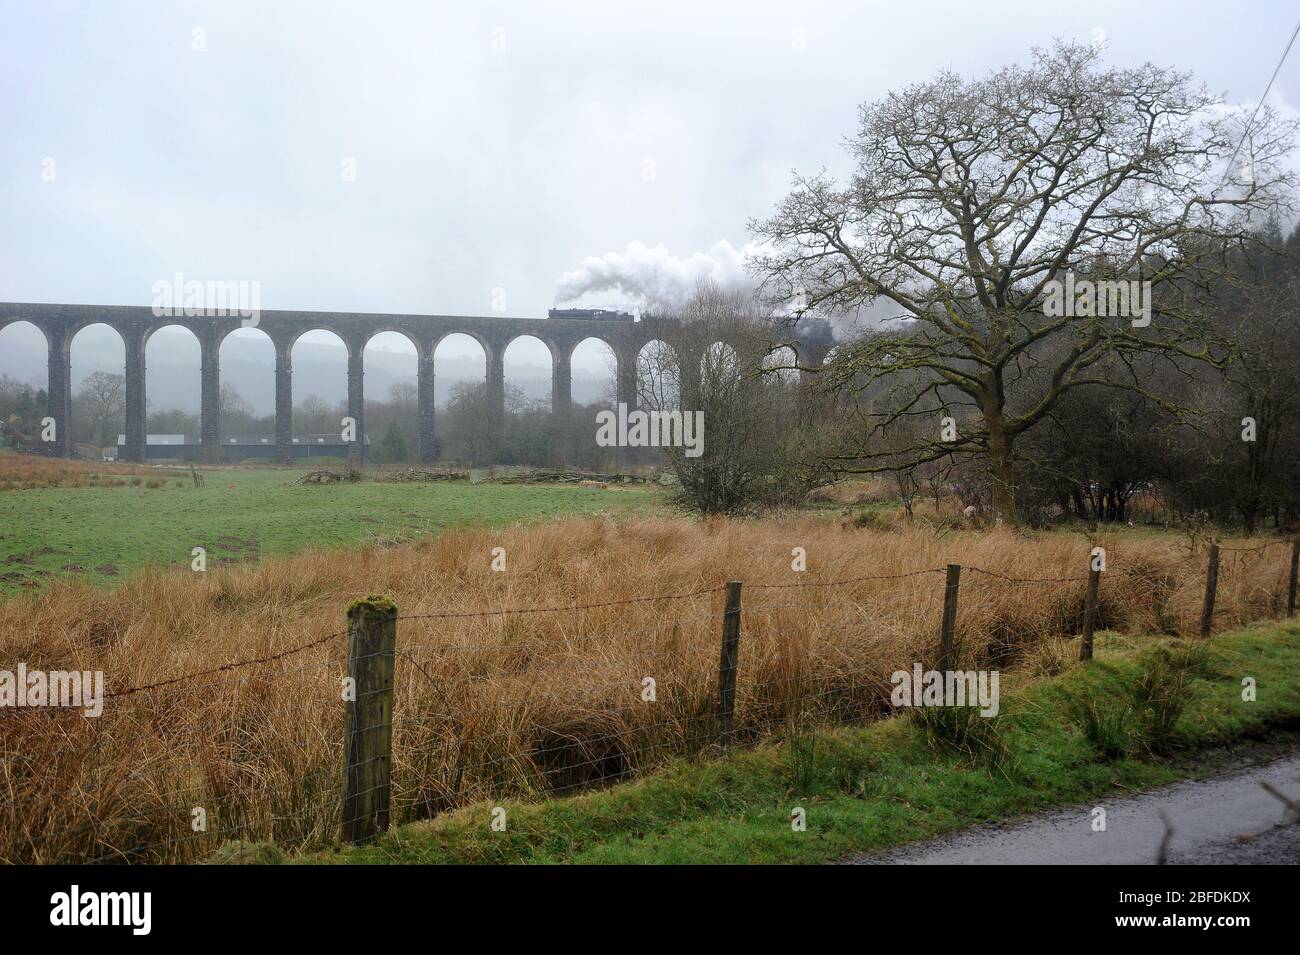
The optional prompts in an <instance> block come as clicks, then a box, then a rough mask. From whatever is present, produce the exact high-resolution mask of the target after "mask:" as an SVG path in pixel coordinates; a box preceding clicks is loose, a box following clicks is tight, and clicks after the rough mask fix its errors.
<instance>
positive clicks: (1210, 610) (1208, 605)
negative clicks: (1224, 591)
mask: <svg viewBox="0 0 1300 955" xmlns="http://www.w3.org/2000/svg"><path fill="white" fill-rule="evenodd" d="M1218 588H1219V545H1218V544H1211V545H1210V567H1209V570H1208V571H1207V572H1206V574H1205V604H1204V605H1203V606H1202V607H1201V636H1202V637H1208V636H1209V635H1210V631H1211V630H1213V629H1214V592H1215V591H1216V590H1218Z"/></svg>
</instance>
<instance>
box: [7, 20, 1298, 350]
mask: <svg viewBox="0 0 1300 955" xmlns="http://www.w3.org/2000/svg"><path fill="white" fill-rule="evenodd" d="M466 8H471V9H466ZM1297 16H1300V9H1298V8H1297V5H1296V3H1295V2H1294V0H1265V2H1250V3H1247V4H1224V3H1215V4H1210V3H1197V2H1186V0H1182V2H1169V3H1165V2H1134V0H1124V2H1091V3H1086V4H1085V3H1061V4H1054V3H1045V2H1032V3H1030V2H1025V3H1021V2H995V3H983V4H977V3H970V2H960V3H944V2H932V0H928V2H925V3H898V2H887V3H865V2H845V3H815V2H798V3H793V2H791V3H770V2H762V0H745V2H737V3H703V2H700V0H694V2H683V3H676V2H667V0H655V2H652V3H628V2H620V3H617V4H614V3H607V4H600V3H556V2H547V3H544V4H543V3H522V2H521V3H496V4H491V3H486V4H472V5H471V4H468V3H460V4H449V3H432V2H428V0H426V2H411V3H400V2H383V0H366V2H353V3H329V2H321V0H306V2H284V0H276V2H251V0H250V2H245V0H217V2H211V3H203V2H190V3H185V2H174V0H157V2H121V0H117V2H100V3H89V2H59V0H0V129H2V130H3V135H0V240H2V242H3V245H2V246H0V251H3V255H0V300H3V301H35V302H83V303H105V304H136V305H146V304H148V303H149V302H150V298H151V295H150V289H151V286H152V285H153V283H154V282H155V281H158V280H159V279H162V278H167V277H170V276H172V275H173V274H174V273H176V272H181V273H183V274H184V275H185V276H186V277H187V278H199V279H231V278H235V279H247V280H256V281H258V282H260V283H261V294H262V305H263V307H266V308H292V309H322V310H357V311H392V312H427V313H460V314H481V315H490V314H492V313H493V304H494V298H493V296H494V292H495V294H496V295H497V299H496V302H497V303H498V304H500V303H501V301H502V296H504V306H505V307H504V313H505V314H509V315H518V316H539V317H540V316H542V315H544V314H545V313H546V309H547V308H549V307H551V306H552V305H554V304H556V301H557V294H569V293H572V292H574V291H575V290H578V289H581V288H582V287H583V283H582V281H581V277H578V278H575V277H574V276H572V275H570V276H569V278H568V280H564V277H565V275H566V273H572V272H575V271H578V272H580V271H581V269H582V268H583V266H584V262H585V261H586V260H587V259H588V258H589V257H604V256H613V257H612V258H610V259H607V260H606V261H607V262H611V263H613V264H614V265H615V266H618V265H619V264H620V263H622V262H624V261H625V260H623V259H619V258H618V256H625V257H628V258H629V259H630V260H632V261H634V262H639V263H642V265H643V266H644V267H645V268H646V269H651V270H653V271H654V275H655V276H657V280H659V281H662V282H665V283H666V284H667V285H672V284H673V283H675V282H685V281H689V280H690V279H691V277H693V275H695V274H697V273H698V272H700V271H707V270H708V269H709V268H710V267H713V266H714V265H716V267H717V268H718V270H719V272H718V273H717V274H719V275H720V276H722V277H723V278H724V279H727V278H728V277H730V276H733V275H737V274H739V271H740V258H739V256H740V250H741V249H743V247H744V245H745V243H746V241H747V240H748V238H749V236H748V235H747V232H746V221H747V220H748V219H749V218H750V217H753V216H759V215H763V214H765V213H766V212H768V211H769V210H770V209H771V207H772V205H773V203H774V202H775V201H776V200H777V199H778V198H779V197H780V196H781V195H783V194H784V192H785V191H786V189H787V186H788V183H789V175H790V170H791V169H792V168H799V169H801V170H808V171H811V170H816V169H817V168H818V167H820V166H823V165H825V166H828V167H829V168H830V169H832V170H833V171H843V169H844V167H845V154H844V151H843V148H842V140H843V137H844V136H846V135H847V134H849V133H850V132H851V131H852V130H853V128H854V124H855V118H856V113H855V110H856V107H857V105H858V104H859V103H861V102H863V101H864V100H869V99H874V98H877V97H880V96H882V95H883V94H884V93H886V92H887V91H888V90H890V89H891V88H896V87H901V86H903V85H906V84H909V83H912V82H917V81H922V80H925V79H927V78H930V77H932V76H933V75H934V73H935V72H936V71H937V70H939V69H942V68H949V69H954V70H957V71H959V72H962V73H964V74H968V75H978V74H983V73H985V72H987V71H989V70H991V69H994V68H996V67H999V66H1001V65H1004V64H1007V63H1010V62H1024V61H1025V60H1026V59H1027V54H1028V51H1029V49H1030V47H1032V46H1034V45H1046V44H1048V43H1049V42H1050V41H1051V39H1052V38H1053V37H1054V36H1060V37H1064V38H1075V39H1080V40H1085V41H1093V40H1098V39H1100V40H1104V42H1105V43H1106V45H1107V50H1108V53H1107V56H1108V59H1109V60H1110V61H1111V62H1113V63H1116V64H1119V65H1130V64H1136V63H1139V62H1142V61H1145V60H1150V61H1153V62H1155V63H1159V64H1162V65H1172V66H1177V67H1179V68H1182V69H1189V70H1192V71H1193V72H1194V73H1195V74H1196V76H1197V77H1198V78H1199V79H1200V80H1203V81H1204V82H1205V83H1206V84H1207V85H1208V86H1209V87H1210V88H1211V89H1212V90H1214V91H1218V92H1222V93H1224V94H1225V95H1226V96H1227V97H1228V99H1229V100H1230V101H1233V102H1241V101H1254V100H1256V99H1257V98H1258V97H1259V95H1260V94H1261V92H1262V91H1263V88H1264V85H1265V83H1266V82H1267V81H1268V77H1269V73H1270V72H1271V71H1272V68H1273V66H1274V65H1275V64H1276V62H1277V58H1278V56H1279V55H1280V54H1281V50H1282V46H1283V45H1284V44H1285V41H1286V38H1287V37H1288V36H1289V35H1290V32H1291V30H1292V28H1293V27H1294V25H1295V21H1296V18H1297ZM196 31H197V32H196ZM196 47H202V49H196ZM1270 100H1271V101H1273V102H1275V103H1277V104H1279V105H1281V106H1284V107H1289V108H1294V107H1295V106H1296V105H1298V104H1300V51H1294V50H1293V51H1292V56H1291V59H1290V61H1289V62H1288V64H1287V66H1286V67H1285V68H1284V69H1283V71H1282V73H1281V75H1280V76H1279V77H1278V79H1277V81H1276V83H1275V84H1274V87H1273V91H1272V94H1271V96H1270ZM49 159H52V160H53V161H54V165H53V168H54V170H55V178H54V181H53V182H47V181H44V180H43V178H42V170H43V169H44V168H47V164H46V160H49ZM348 161H351V163H352V166H351V168H353V169H355V181H348V180H347V179H346V178H345V176H344V171H345V168H348V167H347V165H346V164H347V162H348ZM659 247H662V250H660V248H659ZM495 290H500V291H499V292H498V291H495ZM561 290H563V292H561ZM582 301H584V302H586V303H590V304H605V303H607V304H612V305H613V304H620V303H621V302H623V301H625V300H622V299H620V298H619V297H618V296H617V295H616V294H613V293H603V292H602V293H597V294H594V295H593V294H590V293H589V294H588V295H586V296H585V297H584V298H583V299H582ZM6 334H8V333H6ZM4 341H5V339H4V337H3V336H0V348H3V347H4ZM538 347H539V349H540V346H538ZM440 354H441V353H440ZM542 354H543V360H545V359H544V352H543V353H542Z"/></svg>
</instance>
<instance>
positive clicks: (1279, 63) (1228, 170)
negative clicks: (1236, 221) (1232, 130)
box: [1219, 20, 1300, 189]
mask: <svg viewBox="0 0 1300 955" xmlns="http://www.w3.org/2000/svg"><path fill="white" fill-rule="evenodd" d="M1297 36H1300V20H1297V21H1296V25H1295V29H1294V30H1292V31H1291V39H1289V40H1287V43H1286V49H1285V50H1283V51H1282V58H1281V59H1280V60H1278V61H1277V66H1276V68H1274V70H1273V75H1272V76H1270V77H1269V78H1268V85H1267V86H1265V87H1264V95H1263V96H1261V97H1260V98H1259V101H1258V102H1257V103H1256V104H1255V109H1254V110H1253V111H1252V112H1251V114H1250V120H1249V121H1248V122H1247V123H1246V128H1245V129H1244V130H1242V133H1241V139H1239V140H1238V141H1237V148H1236V149H1234V150H1233V151H1232V158H1231V159H1229V160H1228V167H1227V168H1226V169H1225V170H1224V171H1223V179H1221V180H1220V181H1219V188H1220V189H1222V188H1223V184H1224V183H1225V182H1227V181H1228V176H1229V175H1230V174H1231V172H1232V164H1233V163H1235V162H1236V161H1237V153H1239V152H1241V147H1242V144H1243V143H1245V142H1246V137H1247V136H1249V135H1250V127H1251V126H1253V125H1255V117H1256V116H1257V115H1258V114H1259V108H1260V107H1261V106H1263V105H1264V100H1266V99H1268V92H1269V90H1271V89H1272V88H1273V81H1274V80H1276V79H1277V75H1278V74H1279V73H1281V72H1282V64H1283V63H1285V62H1286V58H1287V55H1288V54H1289V53H1290V52H1291V46H1292V45H1293V44H1294V43H1295V38H1296V37H1297Z"/></svg>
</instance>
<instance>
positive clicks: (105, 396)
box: [77, 371, 126, 446]
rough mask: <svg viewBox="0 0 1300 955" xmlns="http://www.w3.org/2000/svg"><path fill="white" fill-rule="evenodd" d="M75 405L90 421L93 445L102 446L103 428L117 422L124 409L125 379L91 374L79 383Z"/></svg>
mask: <svg viewBox="0 0 1300 955" xmlns="http://www.w3.org/2000/svg"><path fill="white" fill-rule="evenodd" d="M77 403H78V404H79V405H81V406H82V407H83V408H84V409H85V414H86V416H87V417H88V418H89V419H90V422H91V425H92V427H91V432H92V434H93V436H94V437H93V440H94V442H95V444H97V445H100V446H103V444H104V441H105V440H106V437H107V436H106V435H105V433H104V431H105V426H106V425H108V424H109V423H111V422H116V421H119V420H120V419H121V417H122V412H123V410H124V409H125V408H126V377H125V376H124V375H114V374H112V373H110V372H107V371H96V372H91V373H90V374H89V375H87V376H86V378H85V380H84V381H82V383H81V391H80V392H78V394H77Z"/></svg>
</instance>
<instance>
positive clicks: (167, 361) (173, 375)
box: [0, 325, 613, 415]
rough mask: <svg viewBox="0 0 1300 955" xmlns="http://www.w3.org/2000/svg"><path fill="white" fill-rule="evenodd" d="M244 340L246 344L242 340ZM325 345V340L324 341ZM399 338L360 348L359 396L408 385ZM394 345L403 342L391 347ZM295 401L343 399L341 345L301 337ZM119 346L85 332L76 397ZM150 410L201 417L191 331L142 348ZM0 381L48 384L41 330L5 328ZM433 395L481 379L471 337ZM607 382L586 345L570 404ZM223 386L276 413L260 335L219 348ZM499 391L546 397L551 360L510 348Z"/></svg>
mask: <svg viewBox="0 0 1300 955" xmlns="http://www.w3.org/2000/svg"><path fill="white" fill-rule="evenodd" d="M245 335H247V337H245ZM323 337H326V338H328V336H323ZM395 337H396V336H386V337H385V338H386V340H384V341H383V343H382V346H381V344H380V343H379V342H378V341H377V342H376V344H373V345H371V346H370V347H369V348H367V349H366V396H367V397H368V398H370V399H374V400H385V399H387V397H388V393H389V388H390V387H391V386H392V385H393V384H395V383H397V382H410V383H412V384H414V383H415V380H416V359H415V351H414V349H411V350H410V351H409V352H407V353H402V352H399V351H394V350H388V349H390V348H392V347H394V346H393V345H392V344H390V341H391V339H393V338H395ZM398 347H400V345H399V346H398ZM293 359H294V360H293V396H294V401H295V402H300V401H302V400H303V399H304V398H306V397H307V396H308V395H315V396H317V397H318V398H321V399H323V400H325V401H327V402H341V401H344V400H345V399H346V398H347V352H346V350H345V349H344V348H343V346H342V345H341V344H338V343H336V342H333V343H332V342H330V341H328V340H327V341H319V340H315V341H313V340H311V339H310V337H309V336H304V338H303V340H301V341H299V342H298V344H297V345H295V346H294V350H293ZM123 363H124V357H123V348H122V340H121V339H120V338H118V336H117V333H116V332H114V331H112V330H111V329H108V328H105V327H102V326H101V327H95V326H92V327H90V328H87V329H85V330H84V331H82V332H81V333H80V334H78V335H77V338H76V341H75V342H74V343H73V350H72V381H73V390H74V392H75V391H76V390H78V389H79V388H80V387H81V382H82V381H83V380H84V379H85V377H86V376H87V375H89V374H92V373H94V372H96V371H107V372H112V373H114V374H121V373H122V369H123ZM145 363H146V370H147V373H148V382H147V389H148V396H147V397H148V402H149V410H150V411H161V410H164V409H170V408H178V409H180V410H182V411H186V412H189V413H191V414H197V413H198V411H199V344H198V342H197V341H196V340H195V339H194V338H193V336H192V335H190V334H189V333H188V332H183V331H176V330H170V329H163V330H161V331H159V332H157V333H156V334H155V335H154V336H153V338H151V339H150V341H149V346H148V352H147V354H146V356H145ZM0 374H4V375H9V376H10V377H12V378H16V379H18V380H19V381H23V382H27V383H28V384H30V385H32V386H33V387H37V388H44V387H45V386H46V346H45V339H44V337H43V336H42V335H41V333H40V332H39V331H37V330H36V329H35V328H33V327H32V326H29V325H12V326H9V327H8V328H6V329H5V330H4V331H3V332H0ZM435 375H436V378H435V380H434V390H435V394H436V401H437V404H438V406H439V407H442V406H444V405H446V403H447V400H448V398H449V397H450V395H451V389H452V387H453V386H454V385H456V384H457V383H459V382H462V381H468V382H475V383H477V382H481V381H483V380H484V376H485V363H484V358H483V353H482V351H481V350H480V349H479V347H478V345H477V344H475V343H472V342H471V340H469V339H468V338H463V337H457V338H449V339H448V340H446V342H444V344H443V345H442V346H441V347H439V349H438V355H437V363H436V366H435ZM612 378H613V374H612V372H611V371H609V370H607V365H606V359H605V358H604V356H603V355H602V354H601V352H600V349H599V346H596V345H594V344H593V343H591V342H587V343H585V344H584V345H582V346H580V348H579V351H578V353H575V356H574V362H573V400H574V401H575V402H589V401H595V400H597V399H599V398H600V397H602V396H603V395H604V394H605V392H606V391H608V390H609V388H610V382H611V380H612ZM221 380H222V382H223V383H225V382H229V383H230V384H231V385H233V386H234V388H235V390H236V391H238V392H239V394H240V395H241V396H242V397H243V398H245V399H246V400H248V401H249V402H251V403H252V405H253V408H254V410H255V412H256V413H257V414H259V415H269V414H271V413H273V412H274V411H275V352H274V350H273V348H272V346H271V344H270V342H269V341H267V340H266V339H265V338H264V337H262V336H261V335H260V334H249V333H235V334H234V335H232V336H231V337H230V338H228V339H227V340H226V342H225V343H224V344H223V345H222V348H221ZM506 385H507V386H508V387H517V388H519V389H521V390H522V391H523V392H524V394H525V395H526V396H527V397H528V398H529V399H530V400H542V401H545V400H548V399H549V398H550V395H551V367H550V356H549V355H548V354H547V352H546V349H545V347H544V346H542V345H541V344H540V342H537V341H535V340H532V339H528V340H524V341H522V342H521V343H520V344H518V345H515V346H513V347H512V348H511V349H510V351H509V352H508V353H507V355H506Z"/></svg>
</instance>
